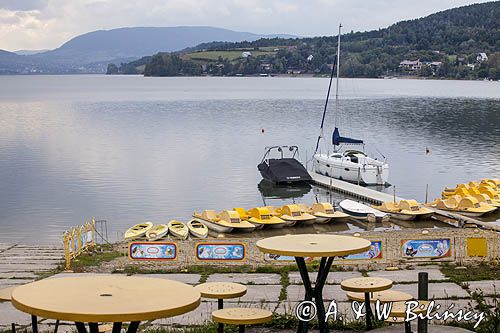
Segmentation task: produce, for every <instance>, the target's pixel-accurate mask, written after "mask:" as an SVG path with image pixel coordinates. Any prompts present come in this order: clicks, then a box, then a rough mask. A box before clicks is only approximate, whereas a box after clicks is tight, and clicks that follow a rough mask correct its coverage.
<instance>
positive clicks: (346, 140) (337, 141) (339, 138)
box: [332, 127, 363, 146]
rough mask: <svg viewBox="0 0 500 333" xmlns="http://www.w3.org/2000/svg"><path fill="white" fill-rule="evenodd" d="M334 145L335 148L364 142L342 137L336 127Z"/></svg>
mask: <svg viewBox="0 0 500 333" xmlns="http://www.w3.org/2000/svg"><path fill="white" fill-rule="evenodd" d="M332 143H333V144H334V145H335V146H338V145H340V144H341V143H363V140H358V139H352V138H345V137H342V136H340V133H339V129H338V128H337V127H335V130H334V131H333V136H332Z"/></svg>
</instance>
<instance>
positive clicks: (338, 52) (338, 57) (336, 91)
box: [335, 24, 342, 100]
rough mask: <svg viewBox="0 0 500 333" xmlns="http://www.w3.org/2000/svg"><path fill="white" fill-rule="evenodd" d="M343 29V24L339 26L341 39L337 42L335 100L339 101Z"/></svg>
mask: <svg viewBox="0 0 500 333" xmlns="http://www.w3.org/2000/svg"><path fill="white" fill-rule="evenodd" d="M341 29H342V24H339V37H338V42H337V84H336V87H335V100H338V99H339V77H340V70H339V69H340V67H339V66H340V31H341Z"/></svg>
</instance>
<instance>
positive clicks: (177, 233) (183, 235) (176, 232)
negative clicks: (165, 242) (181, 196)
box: [167, 220, 189, 239]
mask: <svg viewBox="0 0 500 333" xmlns="http://www.w3.org/2000/svg"><path fill="white" fill-rule="evenodd" d="M167 225H168V230H169V231H170V234H171V235H172V236H174V237H176V238H179V239H187V238H188V236H189V229H188V227H187V226H186V225H185V224H184V223H182V222H181V221H177V220H171V221H169V222H168V224H167Z"/></svg>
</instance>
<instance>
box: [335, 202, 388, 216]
mask: <svg viewBox="0 0 500 333" xmlns="http://www.w3.org/2000/svg"><path fill="white" fill-rule="evenodd" d="M339 206H340V208H342V210H343V211H344V213H346V214H349V215H351V216H353V217H354V218H357V219H361V220H369V221H370V220H374V221H385V220H387V219H389V217H390V215H389V214H388V213H384V212H381V211H380V210H377V209H375V208H372V207H370V206H367V205H365V204H362V203H359V202H356V201H353V200H351V199H345V200H342V201H341V202H340V203H339Z"/></svg>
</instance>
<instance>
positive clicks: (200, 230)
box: [187, 219, 208, 238]
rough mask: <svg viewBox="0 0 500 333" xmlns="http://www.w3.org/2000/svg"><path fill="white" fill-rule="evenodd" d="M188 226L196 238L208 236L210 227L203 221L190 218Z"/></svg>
mask: <svg viewBox="0 0 500 333" xmlns="http://www.w3.org/2000/svg"><path fill="white" fill-rule="evenodd" d="M187 227H188V229H189V233H190V234H191V236H193V237H195V238H207V237H208V228H207V226H206V225H204V224H203V222H200V221H199V220H195V219H193V220H190V221H188V223H187Z"/></svg>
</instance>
